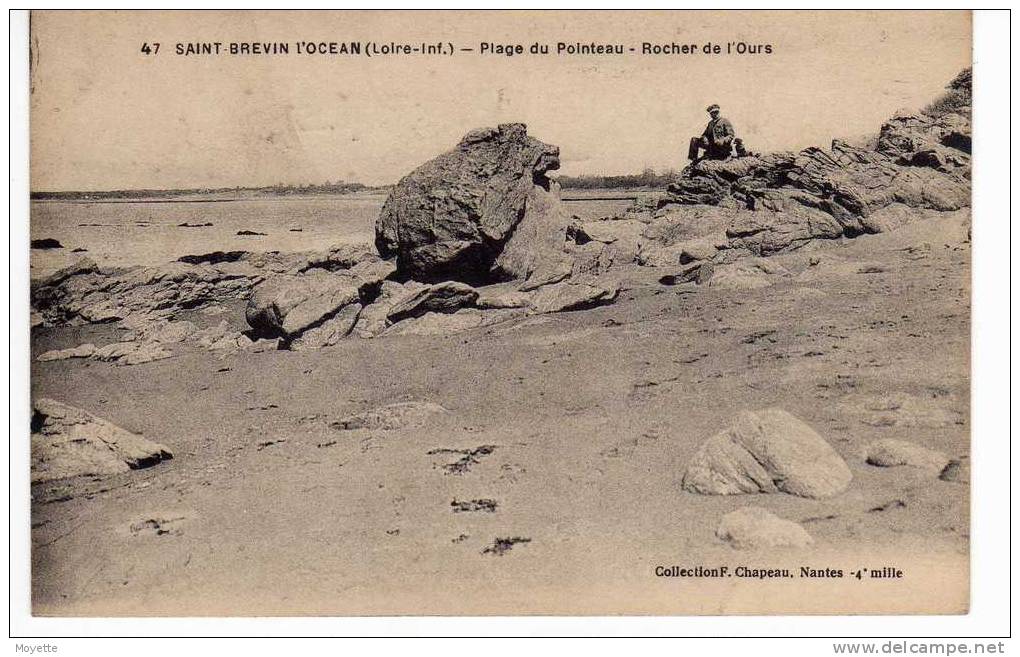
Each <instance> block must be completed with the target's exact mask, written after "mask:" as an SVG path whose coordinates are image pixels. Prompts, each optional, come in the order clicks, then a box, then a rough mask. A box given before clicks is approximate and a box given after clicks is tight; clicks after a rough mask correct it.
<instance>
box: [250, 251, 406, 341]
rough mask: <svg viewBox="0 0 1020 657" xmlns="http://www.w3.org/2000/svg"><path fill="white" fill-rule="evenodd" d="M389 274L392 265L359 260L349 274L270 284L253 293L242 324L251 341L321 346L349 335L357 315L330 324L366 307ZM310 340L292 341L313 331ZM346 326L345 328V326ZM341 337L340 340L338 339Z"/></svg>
mask: <svg viewBox="0 0 1020 657" xmlns="http://www.w3.org/2000/svg"><path fill="white" fill-rule="evenodd" d="M393 271H394V265H393V264H392V263H389V262H383V261H380V260H378V258H376V259H375V260H363V261H361V262H359V263H358V264H357V265H355V266H354V267H352V268H350V269H346V270H342V271H337V272H331V271H327V270H325V269H322V268H318V267H316V268H312V269H307V270H305V271H304V272H303V273H299V274H297V275H281V276H275V277H273V278H270V279H269V280H267V281H266V282H265V283H263V284H262V285H260V286H259V287H258V288H256V289H255V291H254V293H253V294H252V295H251V298H250V299H249V301H248V307H247V309H246V310H245V319H246V320H247V322H248V325H249V326H251V327H252V329H253V330H254V331H255V332H256V335H259V336H264V337H270V338H272V337H279V338H282V339H283V340H284V342H285V343H286V344H290V343H295V342H296V343H297V344H299V345H303V346H304V347H306V348H307V347H308V346H310V345H318V346H326V345H327V344H335V341H336V340H339V339H340V338H341V337H344V336H346V335H347V334H349V333H350V332H351V329H352V328H353V323H351V322H350V321H349V320H350V319H352V315H353V319H354V320H356V319H357V314H358V313H356V312H355V313H352V312H348V313H347V314H346V315H345V316H344V317H341V318H340V319H337V320H336V321H331V320H334V318H336V317H337V315H338V314H339V313H340V312H341V310H342V309H344V308H345V307H347V306H352V305H355V304H357V305H358V308H357V310H358V312H360V309H361V307H362V306H364V305H367V304H369V303H371V302H372V301H373V300H374V299H375V297H376V296H378V294H379V291H380V290H381V288H382V284H383V281H384V280H385V279H386V278H387V277H388V276H389V275H390V274H392V273H393ZM326 324H329V326H326V327H324V328H322V330H317V331H316V333H315V334H314V335H313V336H309V337H308V338H307V339H305V340H303V341H298V338H299V337H301V336H303V335H304V334H305V333H307V332H309V331H312V330H313V329H319V328H321V327H323V326H324V325H326ZM348 324H350V326H348ZM341 334H342V335H341Z"/></svg>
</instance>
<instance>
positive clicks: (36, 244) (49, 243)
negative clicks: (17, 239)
mask: <svg viewBox="0 0 1020 657" xmlns="http://www.w3.org/2000/svg"><path fill="white" fill-rule="evenodd" d="M31 247H32V248H33V249H40V250H47V249H62V248H64V245H63V244H61V243H60V242H59V241H57V240H55V239H53V238H52V237H46V238H43V239H40V240H32V242H31Z"/></svg>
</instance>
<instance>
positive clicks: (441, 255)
mask: <svg viewBox="0 0 1020 657" xmlns="http://www.w3.org/2000/svg"><path fill="white" fill-rule="evenodd" d="M557 168H559V149H558V148H557V147H555V146H550V145H549V144H544V143H542V142H540V141H538V140H537V139H534V138H532V137H529V136H528V134H527V128H526V126H524V125H523V124H520V123H511V124H504V125H500V126H499V127H498V128H495V129H493V128H483V129H480V130H474V131H472V132H470V133H468V134H467V135H465V136H464V138H463V139H461V141H460V143H459V144H458V145H457V147H456V148H454V149H453V150H451V151H449V152H446V153H443V154H442V155H440V156H439V157H437V158H435V159H433V160H430V161H429V162H426V163H425V164H423V165H421V166H420V167H418V168H417V169H415V170H414V171H412V172H411V173H410V174H408V175H407V176H405V177H404V178H403V179H401V181H400V182H399V183H398V184H397V185H396V187H394V188H393V191H392V192H391V193H390V195H389V197H388V198H387V199H386V203H385V205H384V206H383V209H382V213H381V214H380V215H379V219H378V220H377V222H376V227H375V231H376V247H377V248H378V250H379V253H380V254H381V255H382V256H383V257H384V258H390V257H395V258H396V259H397V267H398V271H399V272H400V273H401V274H402V275H404V276H407V277H410V278H413V279H415V280H420V281H428V282H435V281H443V280H458V281H463V282H468V283H478V282H480V281H487V280H493V279H511V278H526V277H527V276H528V275H529V274H530V273H531V272H532V271H533V270H534V269H536V268H537V267H538V266H539V265H540V264H543V261H548V260H549V259H550V258H555V257H556V256H557V251H559V252H562V248H563V242H564V237H563V236H564V233H565V231H566V224H567V221H566V218H565V217H564V216H563V215H562V213H561V211H560V204H559V189H558V186H557V185H556V183H554V182H552V181H550V180H549V179H548V178H546V173H547V172H548V171H550V170H553V169H557Z"/></svg>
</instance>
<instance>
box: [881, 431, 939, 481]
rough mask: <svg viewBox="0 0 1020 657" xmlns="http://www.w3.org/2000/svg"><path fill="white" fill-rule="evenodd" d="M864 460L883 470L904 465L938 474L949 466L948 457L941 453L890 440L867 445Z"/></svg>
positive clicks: (913, 444)
mask: <svg viewBox="0 0 1020 657" xmlns="http://www.w3.org/2000/svg"><path fill="white" fill-rule="evenodd" d="M864 460H865V461H867V462H868V463H869V464H870V465H877V466H880V467H883V468H888V467H895V466H900V465H906V466H910V467H914V468H921V469H924V470H931V471H933V472H938V473H941V472H942V471H943V469H944V468H946V466H948V465H949V457H948V456H946V455H945V454H943V453H942V452H938V451H935V450H933V449H928V448H927V447H922V446H920V445H918V444H916V443H912V442H909V441H906V440H894V439H892V438H887V439H883V440H877V441H875V442H873V443H871V444H870V445H868V446H867V448H866V449H865V456H864Z"/></svg>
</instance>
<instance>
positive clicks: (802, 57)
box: [11, 10, 1008, 618]
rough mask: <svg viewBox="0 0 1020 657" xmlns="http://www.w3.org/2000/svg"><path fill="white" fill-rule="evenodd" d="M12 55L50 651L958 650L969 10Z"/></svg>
mask: <svg viewBox="0 0 1020 657" xmlns="http://www.w3.org/2000/svg"><path fill="white" fill-rule="evenodd" d="M28 23H29V25H28V37H27V38H28V55H27V56H28V63H29V72H28V76H29V77H28V84H29V88H28V92H27V93H28V99H27V103H28V110H29V113H30V129H29V137H28V139H29V148H30V168H29V172H28V173H29V182H28V186H29V192H30V200H29V201H28V208H29V216H28V218H27V221H28V230H29V233H30V245H29V253H30V255H29V256H28V258H29V260H28V262H29V272H28V274H27V276H28V278H29V279H30V281H29V282H28V283H27V286H28V288H29V291H28V297H29V305H30V307H29V308H28V309H27V314H28V315H29V317H30V323H31V329H30V347H29V349H30V366H29V367H30V372H29V376H30V403H31V412H30V418H31V421H30V424H31V426H30V432H25V434H24V437H23V439H22V440H23V441H25V442H26V444H30V448H26V449H27V450H28V451H29V452H30V462H26V463H19V462H17V461H15V460H12V462H11V468H12V470H18V469H20V470H22V471H24V472H26V473H28V474H27V475H22V476H27V477H28V480H29V486H30V493H29V496H30V502H29V506H30V509H29V515H30V527H29V528H27V529H26V531H28V534H29V536H28V541H29V542H30V557H28V559H29V561H30V570H31V573H30V588H31V591H30V605H31V609H30V613H31V615H32V616H34V617H40V618H50V617H57V618H63V617H76V618H95V617H107V618H110V617H115V618H116V617H157V618H158V617H226V616H229V617H306V616H310V617H318V616H351V617H374V616H425V617H432V616H452V617H464V616H472V617H477V616H552V617H556V616H581V617H584V616H703V615H708V616H743V615H810V616H815V615H831V614H839V615H881V614H908V615H939V616H957V615H966V614H968V613H969V612H970V611H971V609H972V606H971V590H972V586H971V570H972V563H971V531H972V529H971V497H972V496H971V457H972V433H971V426H972V421H971V383H972V377H971V360H972V354H971V338H972V332H971V290H972V284H971V275H972V266H971V265H972V251H971V247H972V216H971V207H972V188H971V187H972V186H971V172H972V143H971V142H972V90H973V87H974V86H975V84H977V83H974V82H973V81H972V78H973V77H974V76H973V71H974V69H973V65H974V56H973V52H972V14H971V12H970V11H965V10H954V11H930V10H924V11H922V10H911V11H877V10H846V11H820V10H819V11H807V10H796V11H778V10H777V11H723V10H719V11H664V10H649V11H622V10H619V11H594V10H593V11H537V10H501V11H482V10H477V11H476V10H457V11H439V10H435V11H412V10H394V11H362V10H357V11H355V10H346V11H295V10H291V11H278V12H273V11H241V10H216V11H199V10H185V11H169V10H166V11H164V10H160V11H140V10H118V11H112V10H110V11H57V10H52V11H51V10H33V11H31V12H29V15H28ZM1006 130H1007V131H1008V126H1007V127H1006ZM996 148H998V147H996ZM12 217H13V215H12ZM1003 221H1008V218H1003ZM11 248H12V249H15V248H20V247H18V246H17V245H12V247H11ZM12 385H13V384H12ZM973 438H974V439H975V440H976V439H977V438H978V436H976V435H975V436H974V437H973ZM980 438H981V439H982V440H988V439H991V438H993V436H992V435H984V436H981V437H980ZM14 439H15V435H14V434H12V442H13V441H14ZM999 439H1001V440H1002V441H1008V436H1006V435H1003V436H1001V437H1000V438H997V440H999ZM1003 449H1005V447H1003ZM1003 454H1005V452H1003Z"/></svg>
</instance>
